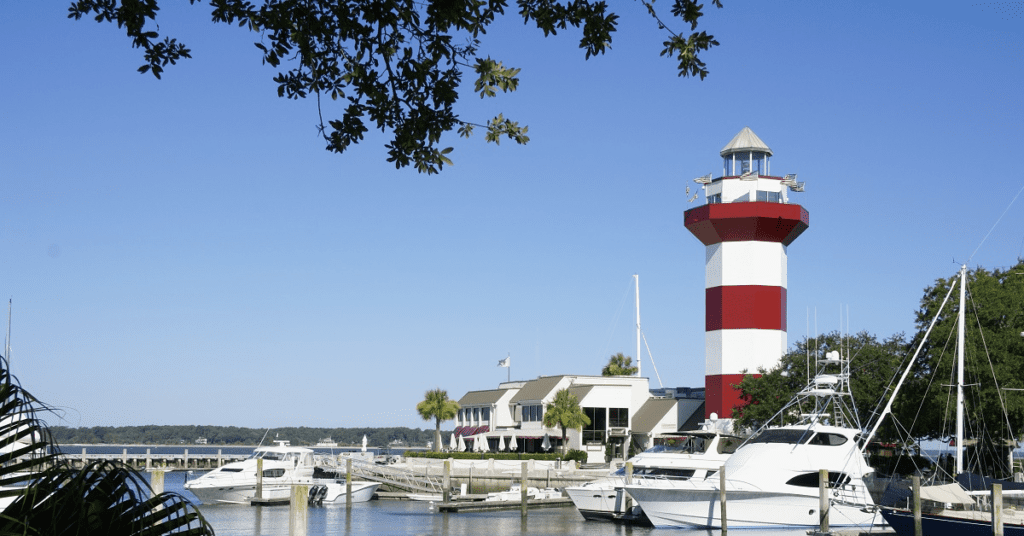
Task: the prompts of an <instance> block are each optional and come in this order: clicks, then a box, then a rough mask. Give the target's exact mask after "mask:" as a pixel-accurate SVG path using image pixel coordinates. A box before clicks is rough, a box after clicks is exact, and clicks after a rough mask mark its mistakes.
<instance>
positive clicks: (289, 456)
mask: <svg viewBox="0 0 1024 536" xmlns="http://www.w3.org/2000/svg"><path fill="white" fill-rule="evenodd" d="M249 459H250V460H257V459H264V460H278V461H291V460H294V459H295V454H294V453H290V452H273V451H268V450H257V451H256V452H253V453H252V456H249Z"/></svg>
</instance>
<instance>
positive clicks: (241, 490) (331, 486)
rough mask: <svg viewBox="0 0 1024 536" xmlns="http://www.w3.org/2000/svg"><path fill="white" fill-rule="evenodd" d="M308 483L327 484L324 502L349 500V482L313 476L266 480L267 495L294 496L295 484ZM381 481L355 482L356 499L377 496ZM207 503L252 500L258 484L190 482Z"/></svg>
mask: <svg viewBox="0 0 1024 536" xmlns="http://www.w3.org/2000/svg"><path fill="white" fill-rule="evenodd" d="M293 485H304V486H308V487H310V488H312V487H313V486H325V487H326V488H327V492H326V493H325V495H324V499H323V502H324V504H329V503H330V504H344V503H345V502H346V501H347V494H346V493H345V484H344V483H343V482H340V483H339V482H337V481H334V480H319V479H314V480H309V481H302V482H291V483H285V484H266V483H265V484H263V498H264V499H269V500H284V499H289V498H291V493H292V486H293ZM379 486H380V484H378V483H376V482H353V483H352V502H353V503H358V502H366V501H369V500H370V499H372V498H373V494H374V493H376V491H377V488H378V487H379ZM188 490H189V491H190V492H192V494H193V495H195V496H196V497H197V498H198V499H199V500H200V501H201V502H202V503H203V504H249V502H250V501H251V500H252V499H253V498H254V497H255V496H256V485H255V484H251V483H239V484H235V485H218V486H203V485H198V486H190V487H189V488H188Z"/></svg>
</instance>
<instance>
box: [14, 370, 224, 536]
mask: <svg viewBox="0 0 1024 536" xmlns="http://www.w3.org/2000/svg"><path fill="white" fill-rule="evenodd" d="M43 411H50V410H49V408H48V407H46V406H45V405H43V404H41V403H40V402H39V401H38V400H36V399H35V398H34V397H33V396H32V395H31V394H29V393H28V392H27V391H25V390H24V389H23V388H22V387H21V385H19V384H18V382H17V380H16V379H14V378H13V377H12V376H11V375H10V370H9V368H8V366H7V361H6V359H4V358H3V357H2V356H0V505H3V504H7V502H8V501H12V502H10V504H8V505H7V506H6V508H5V509H3V513H2V515H0V534H62V535H64V534H66V535H93V534H96V535H100V534H104V535H107V534H110V535H124V536H141V535H146V536H149V535H153V536H162V535H165V534H175V535H185V536H206V535H210V536H212V535H213V527H211V526H210V525H209V523H207V522H206V520H205V519H203V516H202V515H201V514H200V513H199V511H198V510H197V509H196V508H195V506H194V505H192V504H191V503H190V502H189V501H188V499H186V498H184V497H182V496H181V495H179V494H177V493H161V494H159V495H154V494H153V492H152V491H153V490H152V488H150V487H149V483H148V482H147V481H146V479H145V477H143V476H142V475H141V474H140V473H139V472H138V471H136V470H134V469H132V468H131V467H128V466H126V465H122V464H121V463H120V462H107V461H99V462H93V463H91V464H89V465H88V466H86V467H85V468H82V469H76V468H74V467H72V466H71V464H70V462H69V461H68V460H67V459H66V458H64V457H63V456H62V455H61V453H60V448H59V446H57V445H56V444H55V443H54V442H53V439H52V436H51V435H50V431H49V429H48V428H47V426H46V423H44V422H43V421H41V420H39V419H38V417H37V412H43Z"/></svg>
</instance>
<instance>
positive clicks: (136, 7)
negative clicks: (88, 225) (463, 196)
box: [68, 0, 722, 174]
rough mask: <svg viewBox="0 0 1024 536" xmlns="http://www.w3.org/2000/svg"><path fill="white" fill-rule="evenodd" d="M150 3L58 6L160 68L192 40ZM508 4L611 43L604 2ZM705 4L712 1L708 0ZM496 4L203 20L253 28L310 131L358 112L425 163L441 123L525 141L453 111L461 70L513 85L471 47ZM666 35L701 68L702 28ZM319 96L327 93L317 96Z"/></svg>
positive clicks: (310, 10) (479, 87)
mask: <svg viewBox="0 0 1024 536" xmlns="http://www.w3.org/2000/svg"><path fill="white" fill-rule="evenodd" d="M158 2H159V0H120V1H118V0H76V1H74V2H72V4H71V6H70V7H69V9H68V12H69V15H68V16H69V17H70V18H74V19H80V18H82V17H84V16H88V15H93V16H94V19H95V20H96V21H98V22H116V23H117V25H118V27H119V28H123V29H124V30H125V32H126V34H127V35H128V37H129V38H131V39H132V46H133V47H136V48H142V49H144V54H143V57H144V60H145V63H144V64H143V65H142V66H141V67H139V68H138V70H139V72H141V73H152V74H153V76H155V77H157V78H160V77H161V76H162V74H163V72H164V68H165V67H167V65H169V64H170V65H173V64H175V63H177V61H178V60H180V59H183V58H190V57H191V51H190V50H189V49H188V48H187V47H186V46H185V45H184V44H182V43H179V42H177V41H176V40H175V39H173V38H163V40H161V39H160V35H159V32H158V30H159V26H157V25H156V15H157V12H158V11H159V5H158ZM189 2H190V3H192V4H195V3H197V0H189ZM642 3H643V5H644V6H645V7H646V9H647V10H648V12H649V13H650V14H651V15H652V16H653V17H654V18H655V19H656V20H657V22H658V26H659V28H660V29H663V30H667V25H666V24H665V23H664V22H663V21H662V20H661V19H660V18H659V17H658V15H657V12H656V11H655V9H654V0H643V1H642ZM516 4H517V5H518V7H519V15H520V16H522V17H523V21H524V22H526V23H529V22H531V21H532V22H534V23H535V24H536V26H537V28H538V29H540V30H541V31H542V32H543V33H544V35H554V34H556V33H557V32H558V31H559V30H565V29H567V28H569V27H573V28H581V29H582V32H581V37H580V41H579V46H580V48H582V49H583V50H584V51H585V57H586V58H588V59H589V58H590V57H591V56H594V55H597V54H604V53H605V52H606V51H607V50H608V49H610V48H611V43H612V37H613V35H614V32H615V31H616V29H617V25H618V19H619V17H618V15H616V14H615V13H612V12H610V11H609V9H608V5H607V4H606V3H605V2H603V1H597V2H594V1H588V0H568V1H555V0H517V1H516ZM713 4H714V5H716V6H718V7H722V6H721V3H720V1H719V0H713ZM507 5H508V1H507V0H424V1H417V0H350V1H346V2H339V1H337V0H305V1H302V2H297V1H295V0H265V1H263V2H260V3H259V5H257V4H255V3H253V2H250V1H248V0H210V6H211V8H212V10H211V15H212V20H213V21H214V22H221V23H226V24H232V25H235V24H237V25H238V26H239V27H248V28H249V29H250V30H251V31H253V32H257V33H259V34H260V40H259V41H258V42H256V43H255V46H256V48H257V49H258V50H259V51H260V53H261V55H262V61H263V63H264V64H265V65H269V66H271V67H274V68H278V69H281V68H283V67H286V70H280V71H278V72H277V73H276V74H275V75H274V77H273V81H274V83H275V84H276V85H277V95H278V96H279V97H283V98H288V99H295V100H297V99H303V98H306V97H310V96H315V97H316V98H317V108H318V115H319V121H318V125H317V130H318V132H319V134H320V135H321V136H322V137H323V139H324V141H326V142H327V143H326V146H325V147H326V149H327V150H329V151H333V152H337V153H343V152H345V150H347V149H348V148H349V147H350V146H351V145H352V144H354V143H358V142H359V141H362V139H363V133H364V132H366V130H367V128H368V126H367V125H365V124H364V122H365V121H367V120H368V121H370V122H372V123H373V125H374V127H375V128H377V129H378V130H381V131H382V132H390V133H391V135H392V139H391V141H390V142H388V143H387V144H386V145H385V147H386V148H387V152H388V158H387V160H388V162H392V163H394V164H395V166H396V167H398V168H403V167H406V166H414V167H415V169H416V170H417V171H419V172H421V173H428V174H432V173H438V172H439V171H440V170H441V169H443V167H444V166H445V165H452V161H451V160H450V159H449V158H448V156H447V155H448V154H450V153H451V148H450V147H446V148H444V149H442V148H441V144H442V142H441V138H442V136H443V135H444V134H445V133H448V132H450V131H452V130H457V133H458V135H459V136H460V137H469V136H470V135H472V132H473V126H474V125H475V126H483V127H484V128H485V129H486V131H487V133H486V135H485V137H484V139H485V141H487V142H493V143H499V142H500V140H501V139H502V138H508V139H511V140H514V141H515V142H516V143H518V144H525V143H527V142H528V141H529V139H530V138H529V137H528V136H527V131H528V129H527V127H526V126H525V125H524V126H520V125H519V123H517V122H515V121H512V120H510V119H506V118H504V116H502V115H501V114H499V115H497V116H496V117H494V118H493V119H491V120H490V121H488V122H486V124H481V123H480V122H479V121H477V122H474V121H472V120H469V119H465V118H462V117H460V116H459V114H458V113H456V111H455V104H456V103H457V102H458V99H459V90H460V87H461V86H462V76H463V73H464V70H465V69H472V70H473V72H475V73H476V75H477V79H476V81H475V82H474V85H473V91H474V92H476V93H478V94H479V95H480V97H481V98H483V97H495V96H497V94H498V92H499V91H500V92H502V93H508V92H511V91H515V90H516V89H517V88H518V87H519V73H520V70H519V69H518V68H512V67H505V66H504V65H503V64H502V63H501V62H500V61H496V60H494V59H492V58H490V57H479V56H478V55H477V51H478V49H479V46H480V41H479V38H480V36H482V35H484V34H486V31H487V28H488V27H489V26H490V25H491V24H493V23H494V22H495V21H496V20H497V17H498V16H499V15H503V14H504V13H505V8H506V7H507ZM702 7H703V5H701V4H697V3H696V2H694V1H692V0H674V1H673V4H672V7H671V11H672V15H673V16H675V17H679V18H681V19H682V20H683V21H684V22H686V23H688V24H689V25H690V28H691V30H694V29H696V26H697V21H698V19H699V18H700V17H701V16H702V13H701V9H702ZM154 28H155V29H154ZM669 34H670V38H669V39H668V40H666V41H665V43H664V48H663V50H662V55H663V56H669V57H671V58H674V59H675V60H677V61H678V69H679V75H680V76H700V78H701V79H703V78H704V77H705V76H707V73H708V71H707V68H706V66H705V64H704V62H703V61H701V60H700V58H699V54H700V53H701V52H703V51H706V50H708V49H709V48H710V47H713V46H716V45H718V42H717V41H715V40H714V38H713V37H712V36H710V35H707V34H706V33H705V32H700V33H694V34H692V35H691V36H689V37H688V38H684V37H681V36H679V35H677V34H675V33H673V32H671V31H669ZM321 95H325V96H330V99H329V100H327V99H324V100H321V99H320V97H321ZM335 106H337V110H344V113H342V114H341V117H340V118H339V119H327V120H325V119H324V113H325V108H326V107H331V108H332V109H333V108H334V107H335ZM326 111H327V113H328V114H329V115H332V113H331V112H330V110H326ZM334 113H337V112H334Z"/></svg>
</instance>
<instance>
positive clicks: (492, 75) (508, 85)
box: [473, 57, 520, 99]
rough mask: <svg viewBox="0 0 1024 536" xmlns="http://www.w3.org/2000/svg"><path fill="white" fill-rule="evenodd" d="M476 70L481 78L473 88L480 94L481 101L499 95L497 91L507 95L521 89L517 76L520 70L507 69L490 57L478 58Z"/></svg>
mask: <svg viewBox="0 0 1024 536" xmlns="http://www.w3.org/2000/svg"><path fill="white" fill-rule="evenodd" d="M474 70H475V71H476V73H477V75H479V78H477V80H476V84H474V86H473V91H476V92H477V93H479V94H480V98H481V99H482V98H484V97H493V96H495V95H497V93H495V91H494V90H495V89H500V90H501V91H502V92H504V93H507V92H509V91H515V90H516V88H518V87H519V78H517V77H516V75H518V74H519V71H520V69H514V68H508V69H506V68H505V66H504V65H502V63H501V62H500V61H494V60H492V59H491V58H490V57H487V58H477V60H476V67H474Z"/></svg>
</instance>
